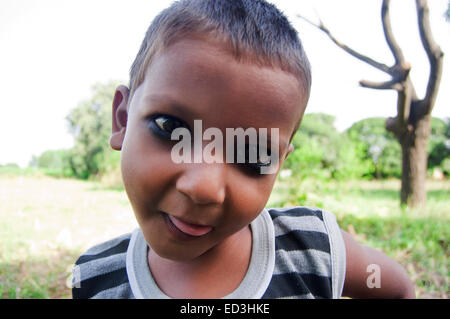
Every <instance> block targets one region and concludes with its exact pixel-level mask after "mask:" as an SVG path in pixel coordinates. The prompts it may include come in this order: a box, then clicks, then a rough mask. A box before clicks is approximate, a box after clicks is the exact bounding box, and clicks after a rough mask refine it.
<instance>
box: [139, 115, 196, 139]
mask: <svg viewBox="0 0 450 319" xmlns="http://www.w3.org/2000/svg"><path fill="white" fill-rule="evenodd" d="M148 124H149V127H150V129H151V130H152V131H153V132H154V133H156V134H158V135H159V136H162V137H164V138H168V139H170V137H171V135H172V132H173V131H174V130H175V129H176V128H179V127H186V128H188V125H187V124H186V123H185V122H184V121H182V120H180V119H178V118H176V117H174V116H171V115H165V114H158V115H153V116H151V117H150V118H149V119H148Z"/></svg>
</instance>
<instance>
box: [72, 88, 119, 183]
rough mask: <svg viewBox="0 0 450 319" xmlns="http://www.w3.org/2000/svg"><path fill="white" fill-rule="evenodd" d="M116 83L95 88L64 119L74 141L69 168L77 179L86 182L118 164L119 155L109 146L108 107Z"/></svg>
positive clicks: (109, 115) (110, 103)
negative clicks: (87, 97) (83, 179)
mask: <svg viewBox="0 0 450 319" xmlns="http://www.w3.org/2000/svg"><path fill="white" fill-rule="evenodd" d="M117 85H118V82H115V81H111V82H109V83H106V84H100V83H99V84H96V85H94V86H93V88H92V96H91V97H90V98H89V99H88V100H85V101H82V102H81V103H79V105H78V106H77V107H76V108H75V109H73V110H72V111H71V112H70V114H69V115H68V116H67V120H68V122H69V129H70V132H71V133H72V135H73V136H74V138H75V143H74V147H73V148H72V150H71V151H70V155H69V165H70V167H71V169H72V170H73V172H74V174H75V175H76V176H77V177H79V178H88V177H90V176H92V175H97V174H99V173H101V172H103V171H105V170H106V169H107V168H108V166H114V165H117V164H118V159H119V155H118V154H115V153H117V152H113V150H112V149H111V148H110V146H109V137H110V134H111V126H112V124H111V121H112V120H111V105H112V99H113V96H114V91H115V88H116V87H117Z"/></svg>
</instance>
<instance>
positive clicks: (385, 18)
mask: <svg viewBox="0 0 450 319" xmlns="http://www.w3.org/2000/svg"><path fill="white" fill-rule="evenodd" d="M389 7H390V0H384V1H383V4H382V6H381V22H382V24H383V32H384V37H385V39H386V42H387V44H388V46H389V49H390V50H391V52H392V55H393V56H394V59H395V64H396V65H402V64H404V62H405V58H404V56H403V52H402V49H401V48H400V46H399V45H398V43H397V41H396V40H395V37H394V34H393V33H392V26H391V18H390V14H389Z"/></svg>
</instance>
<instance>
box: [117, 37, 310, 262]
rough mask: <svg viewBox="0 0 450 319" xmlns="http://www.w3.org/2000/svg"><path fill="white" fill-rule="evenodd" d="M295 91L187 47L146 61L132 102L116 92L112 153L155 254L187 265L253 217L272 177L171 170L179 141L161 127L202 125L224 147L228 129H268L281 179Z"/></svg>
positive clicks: (283, 80) (296, 108) (193, 167)
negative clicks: (275, 138) (274, 135)
mask: <svg viewBox="0 0 450 319" xmlns="http://www.w3.org/2000/svg"><path fill="white" fill-rule="evenodd" d="M301 88H302V85H301V83H299V81H298V79H297V78H296V77H294V76H293V75H292V74H290V73H287V72H284V71H281V70H279V69H273V68H269V67H258V66H256V65H255V64H250V63H245V64H244V63H239V62H238V61H236V60H235V59H234V58H233V57H232V56H231V55H230V54H229V53H228V52H227V51H226V50H225V49H224V47H223V46H221V45H220V44H218V43H213V42H212V41H205V40H194V39H189V40H181V41H178V42H177V43H175V44H173V45H171V46H170V47H169V48H168V49H166V50H165V51H164V52H163V54H162V55H160V56H158V57H157V58H156V59H154V60H153V61H152V63H151V65H150V66H149V68H148V70H147V72H146V75H145V80H144V82H143V83H142V84H141V85H140V86H139V87H138V88H137V89H136V91H135V93H134V95H133V97H132V99H131V101H127V99H128V92H127V89H126V88H125V87H123V86H122V87H119V88H118V89H117V91H116V96H115V99H114V102H113V135H112V137H111V145H112V147H113V148H115V149H117V150H121V151H122V154H121V165H122V174H123V180H124V185H125V189H126V191H127V194H128V197H129V199H130V202H131V204H132V206H133V210H134V212H135V215H136V218H137V221H138V223H139V225H140V227H141V229H142V231H143V234H144V237H145V239H146V241H147V242H148V243H149V245H150V246H151V247H152V249H153V250H154V251H155V252H156V253H157V254H158V255H159V256H161V257H164V258H169V259H173V260H192V259H194V258H196V257H198V256H200V255H201V254H203V253H204V252H206V251H208V250H210V249H211V248H213V247H216V246H218V245H222V244H223V243H225V242H226V239H227V238H229V237H230V236H232V235H234V234H236V233H238V232H239V231H240V230H242V229H244V228H245V227H247V226H248V225H249V223H251V221H252V220H253V219H255V218H256V217H257V216H258V215H259V213H260V212H261V211H262V209H263V208H264V207H265V205H266V203H267V200H268V198H269V195H270V193H271V191H272V188H273V185H274V182H275V179H276V176H277V174H266V175H264V174H263V175H261V174H259V170H254V169H253V168H252V167H250V166H249V165H246V164H243V163H226V162H225V161H224V163H212V164H207V163H205V162H203V163H181V164H177V163H175V162H173V161H172V158H171V151H172V147H173V146H174V145H175V144H176V143H178V142H177V141H171V140H170V131H169V132H168V133H169V137H167V136H165V135H164V134H161V131H160V130H161V128H162V129H166V128H168V127H169V128H170V125H175V126H177V125H178V124H179V123H184V124H186V125H187V126H189V127H190V128H191V131H193V130H192V128H193V127H194V120H202V127H203V130H206V129H207V128H210V127H214V128H218V129H220V130H221V131H222V133H223V140H224V142H225V136H226V128H238V127H242V128H243V129H247V128H255V129H256V131H258V130H259V129H260V128H267V132H268V135H270V132H271V130H270V129H271V128H278V129H279V162H278V169H277V172H278V170H279V168H280V167H281V165H282V164H283V162H284V160H285V158H286V156H287V154H288V153H289V152H290V151H292V149H293V148H292V145H290V144H289V138H290V136H291V134H292V132H293V129H294V127H295V124H296V122H297V121H298V119H299V118H300V117H301V116H302V115H303V112H304V109H305V102H304V99H303V96H302V95H303V93H302V92H303V91H302V89H301ZM127 104H129V105H128V106H127ZM155 115H158V116H157V117H156V118H155V117H154V116H155ZM163 122H166V123H167V125H162V126H161V125H160V126H158V125H157V124H161V123H163ZM163 133H164V132H163ZM208 143H210V141H203V146H205V145H207V144H208ZM224 148H225V147H224ZM188 223H190V224H194V226H192V225H189V224H188ZM195 225H197V226H195ZM199 225H203V227H200V226H199ZM183 231H184V232H183ZM186 234H191V235H193V236H189V235H186Z"/></svg>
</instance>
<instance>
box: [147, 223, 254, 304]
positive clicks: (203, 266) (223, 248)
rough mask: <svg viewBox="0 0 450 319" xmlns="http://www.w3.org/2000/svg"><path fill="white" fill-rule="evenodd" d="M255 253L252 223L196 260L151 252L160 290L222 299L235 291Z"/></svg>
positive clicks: (150, 260)
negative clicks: (172, 258)
mask: <svg viewBox="0 0 450 319" xmlns="http://www.w3.org/2000/svg"><path fill="white" fill-rule="evenodd" d="M251 252H252V233H251V229H250V226H248V227H245V228H244V229H242V230H241V231H239V232H237V233H235V234H234V235H232V236H230V237H229V238H227V239H226V240H225V241H224V242H222V243H221V244H219V245H217V246H215V247H214V248H212V249H210V250H209V251H207V252H206V253H204V254H202V255H201V256H199V257H197V258H196V259H194V260H191V261H187V262H180V261H173V260H169V259H165V258H162V257H160V256H158V255H157V254H156V253H155V252H154V251H152V250H151V249H149V251H148V264H149V267H150V270H151V273H152V276H153V278H154V280H155V282H156V283H157V285H158V287H159V289H160V290H161V291H162V292H164V293H165V294H166V295H168V296H169V297H172V298H221V297H224V296H226V295H228V294H230V293H232V292H233V291H234V290H235V289H236V288H237V287H239V285H240V283H241V282H242V280H243V279H244V277H245V274H246V273H247V270H248V267H249V264H250V258H251Z"/></svg>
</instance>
